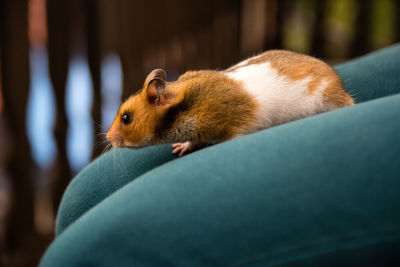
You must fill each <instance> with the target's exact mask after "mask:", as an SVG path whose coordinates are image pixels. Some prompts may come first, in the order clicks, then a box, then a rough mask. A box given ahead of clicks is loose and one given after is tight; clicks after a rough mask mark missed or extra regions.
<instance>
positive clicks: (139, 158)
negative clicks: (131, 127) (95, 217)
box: [56, 145, 175, 235]
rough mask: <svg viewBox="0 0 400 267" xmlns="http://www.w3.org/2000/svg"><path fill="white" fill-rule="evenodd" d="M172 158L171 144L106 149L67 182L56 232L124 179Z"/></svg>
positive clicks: (59, 231) (137, 175) (120, 184)
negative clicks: (108, 150) (105, 151)
mask: <svg viewBox="0 0 400 267" xmlns="http://www.w3.org/2000/svg"><path fill="white" fill-rule="evenodd" d="M174 158H175V156H174V155H173V154H172V153H171V146H170V145H163V146H153V147H147V148H144V149H140V150H125V149H124V150H120V149H117V150H114V151H110V152H108V153H105V154H104V155H102V156H101V157H99V158H98V159H97V160H95V161H94V162H92V163H91V164H89V165H88V166H87V167H86V168H84V169H83V170H82V171H81V172H80V173H79V174H78V175H77V176H76V177H75V178H74V179H73V180H72V182H71V183H70V184H69V185H68V188H67V190H66V191H65V193H64V196H63V199H62V201H61V204H60V207H59V212H58V215H57V219H56V234H57V235H58V234H59V233H61V232H62V231H63V230H64V229H65V228H66V227H67V226H68V225H69V224H71V223H72V222H73V221H75V220H76V219H77V218H79V217H80V216H81V215H82V214H83V213H85V212H86V211H87V210H89V209H90V208H92V207H93V206H95V205H96V204H97V203H99V202H100V201H102V200H103V199H104V198H106V197H107V196H108V195H110V194H111V193H113V192H114V191H116V190H117V189H119V188H120V187H122V186H124V185H125V184H126V183H128V182H130V181H132V180H133V179H135V178H136V177H139V176H140V175H142V174H144V173H146V172H147V171H149V170H152V169H153V168H155V167H157V166H159V165H161V164H162V163H164V162H168V161H170V160H172V159H174Z"/></svg>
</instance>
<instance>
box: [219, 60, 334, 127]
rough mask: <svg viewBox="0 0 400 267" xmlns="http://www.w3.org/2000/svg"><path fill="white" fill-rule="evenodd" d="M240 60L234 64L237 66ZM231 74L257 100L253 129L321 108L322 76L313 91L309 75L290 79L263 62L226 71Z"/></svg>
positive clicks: (310, 113)
mask: <svg viewBox="0 0 400 267" xmlns="http://www.w3.org/2000/svg"><path fill="white" fill-rule="evenodd" d="M240 65H241V64H240V63H239V64H238V65H237V66H240ZM226 75H228V76H229V77H230V78H232V79H234V80H236V81H239V82H242V84H243V86H244V88H245V89H246V90H247V91H248V92H249V93H250V94H251V95H252V96H254V98H255V99H256V100H257V102H258V104H259V110H258V112H257V114H258V115H257V117H258V119H257V125H256V126H255V129H254V130H260V129H264V128H268V127H271V126H274V125H278V124H282V123H286V122H289V121H293V120H296V119H300V118H303V117H306V116H310V115H313V114H317V113H319V112H321V111H323V109H324V107H323V99H322V92H323V90H324V89H325V87H326V85H327V82H326V81H325V80H323V81H322V82H321V84H320V85H319V86H318V87H317V89H316V90H315V92H314V93H313V94H312V95H309V93H308V90H309V87H308V83H309V82H310V81H311V80H312V77H307V78H304V79H301V80H297V81H290V80H289V79H287V78H286V77H285V76H282V75H279V74H278V73H277V71H276V70H275V69H274V68H272V67H271V65H270V64H269V63H268V62H266V63H262V64H252V65H248V66H244V67H241V68H238V69H236V70H233V71H229V72H226Z"/></svg>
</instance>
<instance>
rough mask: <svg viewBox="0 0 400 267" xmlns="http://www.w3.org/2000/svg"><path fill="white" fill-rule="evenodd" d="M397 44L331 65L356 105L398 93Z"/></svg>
mask: <svg viewBox="0 0 400 267" xmlns="http://www.w3.org/2000/svg"><path fill="white" fill-rule="evenodd" d="M399 63H400V45H394V46H391V47H388V48H385V49H382V50H379V51H377V52H374V53H371V54H367V55H365V56H363V57H360V58H357V59H355V60H351V61H349V62H346V63H343V64H339V65H337V66H335V69H336V71H337V72H338V73H339V75H340V77H341V78H342V80H343V82H344V85H345V87H346V89H347V90H348V91H349V93H350V94H351V95H352V96H353V97H354V99H355V100H356V103H360V102H364V101H368V100H372V99H376V98H379V97H383V96H388V95H393V94H397V93H400V64H399Z"/></svg>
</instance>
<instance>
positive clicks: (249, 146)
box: [41, 95, 400, 266]
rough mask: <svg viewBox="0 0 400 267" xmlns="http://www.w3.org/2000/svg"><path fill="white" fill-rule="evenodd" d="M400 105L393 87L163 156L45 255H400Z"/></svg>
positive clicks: (48, 259) (118, 262)
mask: <svg viewBox="0 0 400 267" xmlns="http://www.w3.org/2000/svg"><path fill="white" fill-rule="evenodd" d="M399 110H400V95H396V96H392V97H386V98H382V99H379V100H375V101H370V102H367V103H363V104H359V105H356V106H354V107H351V108H345V109H341V110H337V111H334V112H329V113H325V114H321V115H319V116H314V117H311V118H307V119H304V120H299V121H296V122H293V123H289V124H286V125H282V126H279V127H275V128H273V129H270V130H266V131H261V132H258V133H255V134H251V135H248V136H245V137H243V138H239V139H236V140H233V141H230V142H225V143H222V144H219V145H215V146H212V147H209V148H206V149H203V150H200V151H198V152H196V153H193V154H189V155H188V156H185V157H183V158H181V159H178V160H173V161H170V162H168V163H166V164H163V165H162V166H159V167H157V168H155V169H153V170H152V171H151V172H147V173H145V174H143V175H141V176H140V177H139V178H137V179H136V180H134V181H132V182H130V183H128V184H126V185H125V186H123V187H122V188H120V189H119V190H118V191H116V192H114V193H113V194H111V195H110V196H109V197H107V198H106V199H104V200H103V201H102V202H101V203H99V204H98V205H96V206H94V207H93V208H92V209H91V210H90V211H88V212H86V213H85V214H84V215H82V216H81V217H79V218H78V219H77V220H76V221H75V222H74V223H73V224H71V225H69V227H68V228H66V229H65V230H64V231H63V232H62V233H61V234H60V235H59V236H58V237H57V238H56V240H55V241H54V242H53V244H52V245H51V246H50V247H49V249H48V250H47V252H46V254H45V256H44V257H43V259H42V262H41V264H42V266H55V265H56V266H87V265H89V266H90V265H96V266H153V265H161V266H164V265H173V266H210V265H212V266H214V265H221V266H231V265H250V264H251V265H253V264H254V265H257V264H260V265H264V264H265V265H270V264H278V263H299V264H300V263H301V262H303V261H305V262H308V260H309V259H316V258H318V257H319V259H320V260H319V263H321V264H322V263H324V264H326V263H329V262H331V261H332V260H339V262H340V263H343V262H346V259H343V258H342V257H341V256H342V255H346V254H345V253H346V252H348V251H351V250H356V251H358V254H357V253H355V255H362V258H361V259H364V258H367V259H368V258H372V259H375V258H381V259H385V258H388V256H392V257H394V255H396V254H394V255H392V254H390V255H387V253H390V252H393V251H391V250H389V249H380V248H384V247H385V246H384V245H386V244H390V243H391V242H394V244H396V245H398V244H399V242H400V213H399V211H400V194H399V188H400V179H399V177H400V157H399V153H400V142H398V138H399V136H400V120H399V119H398V115H399ZM126 152H128V151H126ZM128 154H129V153H127V154H124V155H128ZM92 168H93V173H94V171H95V168H97V167H96V162H95V164H93V165H92ZM126 168H127V171H128V172H129V171H133V170H134V169H135V166H133V165H126ZM92 179H94V180H95V179H97V177H94V176H93V177H92ZM109 179H115V177H110V178H109ZM371 246H376V249H374V250H372V251H371V250H370V247H371ZM390 248H393V246H390ZM365 251H368V254H365ZM338 252H340V253H339V255H337V253H338ZM331 255H334V256H331ZM351 255H353V254H351ZM399 256H400V255H399ZM397 260H399V259H398V258H397Z"/></svg>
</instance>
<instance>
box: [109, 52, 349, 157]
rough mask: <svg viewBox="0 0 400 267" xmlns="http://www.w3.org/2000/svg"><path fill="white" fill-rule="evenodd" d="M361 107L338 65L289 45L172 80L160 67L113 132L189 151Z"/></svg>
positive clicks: (131, 141) (130, 141) (118, 137)
mask: <svg viewBox="0 0 400 267" xmlns="http://www.w3.org/2000/svg"><path fill="white" fill-rule="evenodd" d="M351 105H354V100H353V99H352V97H351V96H350V95H349V94H348V93H347V92H346V91H345V89H344V87H343V83H342V81H341V79H340V77H339V76H338V74H337V73H336V72H335V70H334V69H333V68H331V67H330V66H328V65H327V64H326V63H324V62H323V61H321V60H319V59H316V58H313V57H310V56H306V55H302V54H298V53H294V52H289V51H285V50H270V51H267V52H264V53H262V54H259V55H257V56H254V57H251V58H249V59H246V60H244V61H242V62H240V63H238V64H236V65H234V66H232V67H230V68H228V69H226V70H223V71H214V70H200V71H188V72H186V73H184V74H183V75H181V76H180V77H179V79H178V80H177V81H175V82H166V73H165V71H164V70H162V69H156V70H153V71H152V72H151V73H150V74H149V75H148V76H147V78H146V80H145V82H144V85H143V89H142V91H141V92H140V93H138V94H136V95H133V96H131V97H129V98H128V99H127V100H126V101H125V102H124V103H123V104H122V105H121V107H120V108H119V110H118V113H117V116H116V117H115V119H114V122H113V123H112V125H111V127H110V129H109V131H108V133H107V138H108V140H109V141H110V142H111V143H112V145H113V146H114V147H128V148H141V147H145V146H149V145H156V144H164V143H173V145H172V146H173V148H174V149H173V151H172V152H173V153H178V154H179V156H182V155H184V154H186V153H188V152H190V151H191V150H193V148H194V147H195V145H196V144H200V143H211V144H215V143H219V142H223V141H227V140H230V139H234V138H238V137H240V136H243V135H246V134H249V133H252V132H255V131H259V130H262V129H266V128H269V127H272V126H275V125H279V124H283V123H286V122H290V121H293V120H297V119H301V118H304V117H307V116H311V115H315V114H318V113H322V112H326V111H330V110H333V109H337V108H341V107H346V106H351Z"/></svg>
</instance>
